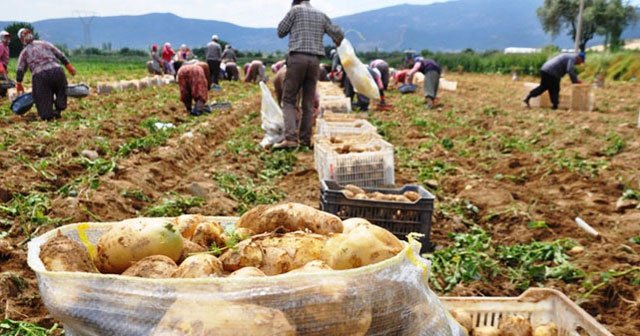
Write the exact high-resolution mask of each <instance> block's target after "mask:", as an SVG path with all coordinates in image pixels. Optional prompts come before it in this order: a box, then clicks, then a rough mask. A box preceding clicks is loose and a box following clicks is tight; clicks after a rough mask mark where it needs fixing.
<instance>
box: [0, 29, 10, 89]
mask: <svg viewBox="0 0 640 336" xmlns="http://www.w3.org/2000/svg"><path fill="white" fill-rule="evenodd" d="M10 43H11V34H9V33H8V32H6V31H4V30H3V31H1V32H0V80H7V79H9V77H8V76H7V74H8V73H9V44H10ZM6 95H7V90H6V89H2V88H0V97H4V96H6Z"/></svg>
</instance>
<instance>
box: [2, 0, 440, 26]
mask: <svg viewBox="0 0 640 336" xmlns="http://www.w3.org/2000/svg"><path fill="white" fill-rule="evenodd" d="M445 1H451V0H421V1H420V0H375V1H372V0H312V1H311V4H312V5H313V6H314V7H316V8H319V9H321V10H322V11H324V12H325V13H327V14H328V15H329V16H331V17H338V16H343V15H349V14H354V13H358V12H362V11H365V10H372V9H377V8H383V7H387V6H392V5H398V4H402V3H410V4H420V5H424V4H430V3H434V2H445ZM2 2H4V3H3V4H2V11H1V12H0V21H27V22H33V21H39V20H44V19H54V18H64V17H74V16H77V15H78V13H75V12H76V11H78V10H80V11H83V12H95V13H96V15H98V16H113V15H139V14H147V13H167V12H170V13H174V14H176V15H178V16H182V17H185V18H193V19H206V20H218V21H225V22H231V23H234V24H237V25H241V26H245V27H275V26H277V24H278V22H280V20H281V19H282V18H283V17H284V15H285V14H286V12H287V9H288V8H289V7H290V6H291V1H290V0H170V1H168V0H124V1H122V0H63V1H52V0H24V1H9V0H3V1H2ZM86 14H88V13H85V15H86Z"/></svg>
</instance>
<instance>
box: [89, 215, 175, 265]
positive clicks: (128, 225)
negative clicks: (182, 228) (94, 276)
mask: <svg viewBox="0 0 640 336" xmlns="http://www.w3.org/2000/svg"><path fill="white" fill-rule="evenodd" d="M183 245H184V243H183V238H182V236H181V235H180V233H178V232H177V231H176V230H175V229H174V227H173V225H172V224H171V223H167V222H166V221H164V220H150V219H135V220H127V221H123V222H120V223H117V224H114V225H113V226H112V227H111V229H109V230H108V231H107V232H105V233H104V234H103V235H102V237H100V240H99V241H98V245H97V255H96V259H95V264H96V267H97V268H98V270H100V272H102V273H118V274H119V273H122V272H123V271H124V270H126V269H127V268H129V267H130V266H131V265H132V264H133V263H134V262H136V261H138V260H142V259H143V258H146V257H149V256H152V255H165V256H167V257H169V258H171V260H173V261H177V260H179V259H180V255H181V254H182V247H183Z"/></svg>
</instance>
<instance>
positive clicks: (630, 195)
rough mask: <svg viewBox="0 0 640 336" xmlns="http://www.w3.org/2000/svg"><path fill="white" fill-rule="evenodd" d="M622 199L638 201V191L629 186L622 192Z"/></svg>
mask: <svg viewBox="0 0 640 336" xmlns="http://www.w3.org/2000/svg"><path fill="white" fill-rule="evenodd" d="M622 199H626V200H638V201H640V192H638V191H636V190H633V189H631V188H629V189H627V190H625V191H624V192H623V193H622Z"/></svg>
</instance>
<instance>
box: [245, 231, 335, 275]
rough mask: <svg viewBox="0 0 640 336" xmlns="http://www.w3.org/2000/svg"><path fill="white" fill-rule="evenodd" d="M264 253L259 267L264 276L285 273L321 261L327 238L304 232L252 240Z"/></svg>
mask: <svg viewBox="0 0 640 336" xmlns="http://www.w3.org/2000/svg"><path fill="white" fill-rule="evenodd" d="M254 241H255V243H256V244H258V245H259V246H260V247H261V248H262V250H263V252H264V260H263V261H262V264H261V265H260V270H262V271H263V272H264V273H265V274H266V275H277V274H282V273H287V272H289V271H291V270H294V269H297V268H301V267H303V266H305V265H306V264H307V263H308V262H310V261H314V260H320V259H322V257H323V255H324V246H325V243H326V241H327V237H326V236H323V235H318V234H310V233H305V232H291V233H286V234H272V235H266V236H261V237H258V238H255V239H254Z"/></svg>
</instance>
